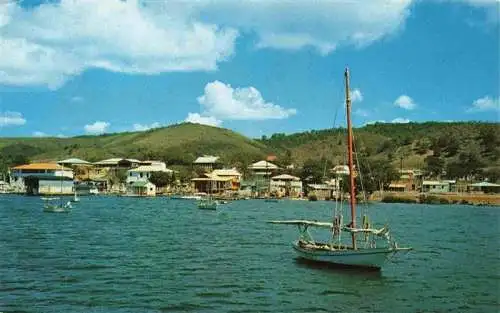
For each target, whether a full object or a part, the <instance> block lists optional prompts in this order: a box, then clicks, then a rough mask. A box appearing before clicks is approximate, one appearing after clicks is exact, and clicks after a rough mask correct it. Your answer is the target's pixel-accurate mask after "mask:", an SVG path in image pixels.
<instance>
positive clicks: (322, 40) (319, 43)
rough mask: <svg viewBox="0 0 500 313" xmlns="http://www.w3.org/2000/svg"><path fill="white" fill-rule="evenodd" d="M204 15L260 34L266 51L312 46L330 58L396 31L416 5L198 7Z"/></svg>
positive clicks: (229, 2)
mask: <svg viewBox="0 0 500 313" xmlns="http://www.w3.org/2000/svg"><path fill="white" fill-rule="evenodd" d="M196 3H197V4H198V5H197V7H198V8H199V10H198V11H197V13H198V15H199V16H202V17H203V19H204V20H207V21H210V22H213V23H222V24H223V25H230V26H232V27H234V28H238V29H241V30H242V32H249V33H250V32H251V33H254V34H256V35H257V37H258V43H257V46H258V47H260V48H277V49H289V50H297V49H301V48H304V47H311V48H314V49H315V50H317V51H318V52H319V53H321V54H323V55H324V54H328V53H330V52H332V51H333V50H335V48H336V47H338V46H340V45H355V46H363V45H368V44H370V43H372V42H374V41H376V40H379V39H381V38H383V37H385V36H387V35H389V34H392V33H394V32H396V31H397V30H398V29H399V28H400V27H401V26H402V25H403V24H404V21H405V19H406V17H407V16H408V15H409V10H410V5H411V3H412V0H389V1H388V0H371V1H331V0H317V1H314V5H311V1H310V0H296V1H234V0H220V1H209V0H202V1H197V2H196Z"/></svg>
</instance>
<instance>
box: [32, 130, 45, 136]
mask: <svg viewBox="0 0 500 313" xmlns="http://www.w3.org/2000/svg"><path fill="white" fill-rule="evenodd" d="M47 136H48V135H47V134H46V133H44V132H41V131H35V132H33V137H47Z"/></svg>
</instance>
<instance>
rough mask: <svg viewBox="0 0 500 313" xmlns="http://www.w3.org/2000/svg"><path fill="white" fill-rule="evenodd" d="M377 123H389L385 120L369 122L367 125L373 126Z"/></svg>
mask: <svg viewBox="0 0 500 313" xmlns="http://www.w3.org/2000/svg"><path fill="white" fill-rule="evenodd" d="M377 123H387V122H386V121H385V120H376V121H368V122H366V123H365V125H372V124H377Z"/></svg>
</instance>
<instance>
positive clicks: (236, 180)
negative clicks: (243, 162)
mask: <svg viewBox="0 0 500 313" xmlns="http://www.w3.org/2000/svg"><path fill="white" fill-rule="evenodd" d="M212 174H213V175H216V176H217V177H220V178H224V179H225V178H229V181H230V182H231V187H230V189H231V190H233V191H237V190H239V189H240V187H241V177H242V174H241V173H240V172H238V170H236V168H230V169H216V170H213V171H212Z"/></svg>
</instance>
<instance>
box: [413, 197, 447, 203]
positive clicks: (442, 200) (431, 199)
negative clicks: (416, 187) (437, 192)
mask: <svg viewBox="0 0 500 313" xmlns="http://www.w3.org/2000/svg"><path fill="white" fill-rule="evenodd" d="M419 200H420V201H419V202H420V203H426V204H450V202H449V201H448V200H447V199H445V198H440V197H438V196H434V195H421V196H420V198H419Z"/></svg>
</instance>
